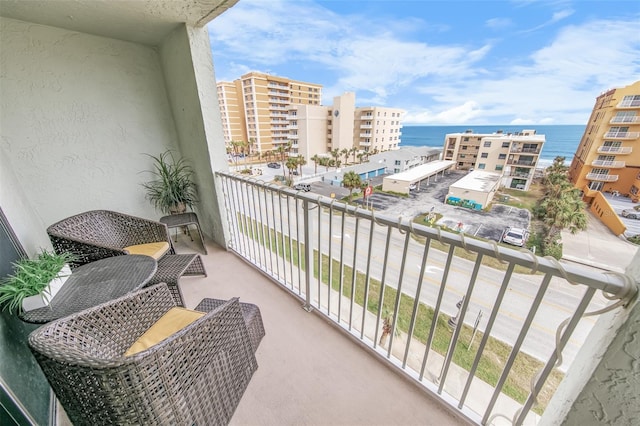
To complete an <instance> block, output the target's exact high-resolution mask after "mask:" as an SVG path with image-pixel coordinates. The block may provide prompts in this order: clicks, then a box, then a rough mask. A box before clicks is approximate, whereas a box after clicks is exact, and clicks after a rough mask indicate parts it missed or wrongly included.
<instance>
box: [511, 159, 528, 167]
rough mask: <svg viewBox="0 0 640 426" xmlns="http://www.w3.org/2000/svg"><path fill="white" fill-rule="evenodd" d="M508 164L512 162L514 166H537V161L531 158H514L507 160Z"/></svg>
mask: <svg viewBox="0 0 640 426" xmlns="http://www.w3.org/2000/svg"><path fill="white" fill-rule="evenodd" d="M507 164H511V165H514V166H531V167H533V166H535V163H534V162H533V161H529V160H514V159H509V160H507Z"/></svg>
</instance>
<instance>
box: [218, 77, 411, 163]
mask: <svg viewBox="0 0 640 426" xmlns="http://www.w3.org/2000/svg"><path fill="white" fill-rule="evenodd" d="M217 90H218V102H219V105H220V115H221V117H222V124H223V128H224V136H225V143H226V144H227V146H229V144H230V143H231V141H252V142H253V145H252V152H259V153H263V152H267V151H270V150H276V149H278V147H279V146H283V145H288V144H290V148H289V155H292V156H298V155H301V156H303V157H305V158H306V159H307V161H309V160H310V159H311V157H313V156H314V155H316V154H318V155H328V153H329V152H330V151H332V150H335V149H337V150H338V151H342V150H343V149H352V148H354V147H355V148H357V149H358V150H359V151H365V152H382V151H387V150H394V149H398V146H399V144H400V137H401V135H402V133H401V129H402V115H403V114H404V111H403V110H401V109H398V108H387V107H378V106H376V107H356V95H355V93H352V92H347V93H344V94H342V95H340V96H336V97H334V98H333V103H332V105H331V106H322V105H321V98H322V86H321V85H318V84H313V83H305V82H301V81H296V80H289V79H286V78H283V77H276V76H272V75H268V74H264V73H258V72H250V73H247V74H245V75H243V76H242V77H241V78H240V79H238V80H235V81H234V82H219V83H218V84H217Z"/></svg>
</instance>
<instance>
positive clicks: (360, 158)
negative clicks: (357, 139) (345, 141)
mask: <svg viewBox="0 0 640 426" xmlns="http://www.w3.org/2000/svg"><path fill="white" fill-rule="evenodd" d="M365 155H367V153H366V152H359V153H358V162H359V163H360V164H362V159H363V158H364V156H365Z"/></svg>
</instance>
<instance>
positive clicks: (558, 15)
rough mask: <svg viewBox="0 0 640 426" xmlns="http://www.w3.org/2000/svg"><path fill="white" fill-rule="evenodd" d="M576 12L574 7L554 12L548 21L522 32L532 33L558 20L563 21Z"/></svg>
mask: <svg viewBox="0 0 640 426" xmlns="http://www.w3.org/2000/svg"><path fill="white" fill-rule="evenodd" d="M574 12H575V11H574V10H572V9H564V10H560V11H558V12H554V14H553V15H551V19H549V20H548V21H546V22H544V23H542V24H540V25H537V26H535V27H533V28H529V29H527V30H523V31H521V32H522V33H530V32H533V31H538V30H540V29H542V28H544V27H548V26H549V25H553V24H555V23H556V22H559V21H562V20H563V19H565V18H568V17H569V16H571V15H573V13H574Z"/></svg>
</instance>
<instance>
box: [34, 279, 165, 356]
mask: <svg viewBox="0 0 640 426" xmlns="http://www.w3.org/2000/svg"><path fill="white" fill-rule="evenodd" d="M174 306H176V305H175V302H174V300H173V297H172V296H171V291H170V290H169V289H168V287H167V285H166V284H164V283H161V284H157V285H154V286H150V287H147V288H144V289H142V290H138V291H135V292H132V293H129V294H127V295H125V296H123V297H120V298H118V299H114V300H111V301H109V302H107V303H103V304H102V305H98V306H95V307H93V308H90V309H87V310H85V311H82V312H78V313H76V314H73V315H69V316H67V317H64V318H60V319H58V320H55V321H52V322H50V323H48V324H45V325H44V326H42V327H40V328H38V329H37V330H35V331H33V332H32V333H31V334H30V335H29V346H30V347H31V348H32V350H33V351H36V352H38V353H39V354H41V355H42V356H44V357H46V358H48V359H49V360H50V361H48V362H56V363H57V362H68V363H72V364H76V365H96V364H101V365H104V366H107V365H114V364H117V363H119V361H116V360H118V359H120V358H122V355H123V354H124V352H125V351H126V350H127V349H128V348H129V346H131V345H132V344H133V342H135V340H136V339H137V338H138V337H140V336H141V335H142V334H143V333H144V332H145V331H146V330H147V329H148V328H149V327H151V325H152V324H153V323H155V322H156V321H157V320H158V319H159V318H160V317H161V316H162V315H164V314H165V313H166V312H167V311H168V310H169V309H171V308H172V307H174ZM36 358H38V356H36Z"/></svg>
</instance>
